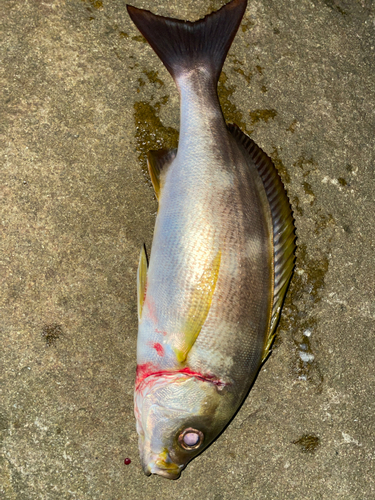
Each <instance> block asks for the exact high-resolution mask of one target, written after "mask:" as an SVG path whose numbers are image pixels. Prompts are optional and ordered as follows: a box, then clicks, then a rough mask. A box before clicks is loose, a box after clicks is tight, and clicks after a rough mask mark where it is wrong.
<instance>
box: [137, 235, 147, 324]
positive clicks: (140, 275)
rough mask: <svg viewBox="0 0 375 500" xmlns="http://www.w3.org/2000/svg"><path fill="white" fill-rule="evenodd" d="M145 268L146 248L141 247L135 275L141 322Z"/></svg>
mask: <svg viewBox="0 0 375 500" xmlns="http://www.w3.org/2000/svg"><path fill="white" fill-rule="evenodd" d="M147 267H148V263H147V254H146V248H145V246H144V245H142V248H141V253H140V256H139V263H138V273H137V297H138V321H141V317H142V309H143V304H144V302H145V297H146V283H147Z"/></svg>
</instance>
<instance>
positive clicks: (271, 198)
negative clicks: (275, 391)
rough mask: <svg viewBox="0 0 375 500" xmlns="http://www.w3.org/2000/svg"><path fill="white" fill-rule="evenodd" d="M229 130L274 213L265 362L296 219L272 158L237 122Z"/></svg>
mask: <svg viewBox="0 0 375 500" xmlns="http://www.w3.org/2000/svg"><path fill="white" fill-rule="evenodd" d="M228 129H229V131H230V132H231V134H232V135H233V137H234V138H235V139H236V141H237V142H238V143H239V144H241V145H242V146H243V147H244V148H245V150H246V151H247V153H248V154H249V156H250V158H251V159H252V161H253V162H254V164H255V166H256V168H257V170H258V174H259V176H260V178H261V179H262V181H263V185H264V189H265V191H266V194H267V198H268V202H269V205H270V209H271V215H272V223H273V246H274V293H273V306H272V314H271V320H270V329H269V333H268V337H267V341H266V344H265V347H264V351H263V359H262V361H264V360H265V359H266V358H267V356H268V355H269V353H270V350H271V345H272V342H273V339H274V337H275V329H276V326H277V323H278V320H279V317H280V312H281V307H282V304H283V300H284V297H285V293H286V290H287V288H288V284H289V281H290V278H291V277H292V274H293V268H294V261H295V255H294V252H295V249H296V244H295V239H296V236H295V233H294V231H295V227H294V219H293V215H292V209H291V206H290V204H289V200H288V196H287V194H286V192H285V189H284V186H283V183H282V182H281V179H280V176H279V174H278V172H277V170H276V167H275V166H274V164H273V162H272V160H271V158H269V156H267V155H266V153H265V152H264V151H262V149H261V148H260V147H259V146H257V145H256V144H255V142H254V141H253V140H252V139H250V137H248V136H247V135H246V134H244V133H243V132H242V131H241V130H240V129H239V128H238V127H237V126H236V125H232V124H231V125H228Z"/></svg>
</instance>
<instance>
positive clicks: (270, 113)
mask: <svg viewBox="0 0 375 500" xmlns="http://www.w3.org/2000/svg"><path fill="white" fill-rule="evenodd" d="M249 115H250V119H251V124H252V125H254V124H255V123H258V122H260V121H263V122H266V123H268V121H269V120H273V119H274V118H275V116H277V111H276V109H255V110H254V111H250V113H249Z"/></svg>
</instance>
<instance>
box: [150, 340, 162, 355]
mask: <svg viewBox="0 0 375 500" xmlns="http://www.w3.org/2000/svg"><path fill="white" fill-rule="evenodd" d="M152 347H153V348H154V349H155V351H156V352H157V353H158V354H159V356H164V347H163V346H162V345H161V344H159V342H154V343H153V344H152Z"/></svg>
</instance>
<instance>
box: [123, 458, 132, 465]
mask: <svg viewBox="0 0 375 500" xmlns="http://www.w3.org/2000/svg"><path fill="white" fill-rule="evenodd" d="M131 462H132V461H131V460H130V458H125V460H124V464H125V465H129V464H131Z"/></svg>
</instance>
